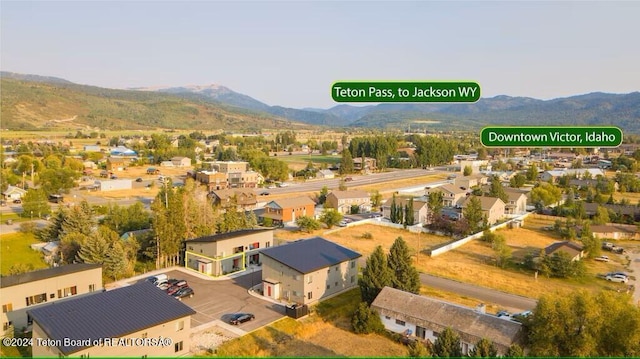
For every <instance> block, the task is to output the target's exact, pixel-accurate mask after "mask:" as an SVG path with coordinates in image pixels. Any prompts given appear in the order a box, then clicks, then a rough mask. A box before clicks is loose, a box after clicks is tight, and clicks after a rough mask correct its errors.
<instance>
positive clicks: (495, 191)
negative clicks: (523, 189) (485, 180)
mask: <svg viewBox="0 0 640 359" xmlns="http://www.w3.org/2000/svg"><path fill="white" fill-rule="evenodd" d="M489 197H496V198H500V199H501V200H502V202H504V203H509V196H508V195H507V192H505V190H504V187H502V184H501V183H500V179H499V178H498V176H493V177H492V178H491V189H490V190H489Z"/></svg>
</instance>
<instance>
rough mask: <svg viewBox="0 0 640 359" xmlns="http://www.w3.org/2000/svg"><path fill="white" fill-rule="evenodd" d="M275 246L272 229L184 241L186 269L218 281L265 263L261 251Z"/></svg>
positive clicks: (250, 230) (248, 230) (215, 235)
mask: <svg viewBox="0 0 640 359" xmlns="http://www.w3.org/2000/svg"><path fill="white" fill-rule="evenodd" d="M272 243H273V229H268V228H256V229H243V230H240V231H235V232H228V233H220V234H214V235H210V236H204V237H199V238H193V239H188V240H186V241H185V247H186V250H185V260H184V263H185V268H187V269H191V270H194V271H197V272H199V273H202V274H206V275H209V276H212V277H218V276H222V275H226V274H229V273H233V272H237V271H242V270H245V269H246V268H247V267H248V266H249V265H254V264H255V265H258V264H260V263H261V261H262V256H261V255H260V251H259V250H260V249H262V248H269V247H271V245H272Z"/></svg>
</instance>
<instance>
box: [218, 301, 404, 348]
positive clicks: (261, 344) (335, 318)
mask: <svg viewBox="0 0 640 359" xmlns="http://www.w3.org/2000/svg"><path fill="white" fill-rule="evenodd" d="M359 301H360V293H359V291H358V289H355V290H351V291H349V292H347V293H344V294H342V295H339V296H337V297H334V298H331V299H328V300H326V301H324V302H322V303H320V304H319V305H318V306H316V307H314V308H313V312H312V313H311V315H310V316H309V317H306V318H302V319H300V320H297V321H296V320H294V319H291V318H283V319H281V320H279V321H277V322H275V323H273V324H272V325H269V326H267V327H264V328H261V329H258V330H256V331H254V332H252V333H250V334H248V335H245V336H243V337H240V338H238V339H234V340H231V341H228V342H226V343H224V344H222V345H221V346H220V347H219V348H218V350H217V353H216V354H217V355H218V356H221V357H231V356H234V357H235V356H243V357H246V356H262V357H264V356H267V357H271V356H278V357H285V356H286V357H313V356H346V357H352V356H359V357H379V356H392V357H398V356H406V354H407V347H405V346H404V345H402V344H399V343H396V342H394V341H392V340H391V339H389V338H387V337H385V336H383V335H378V334H368V335H357V334H354V333H353V332H352V331H351V330H350V329H348V328H345V323H350V320H351V315H352V313H353V310H354V309H355V307H356V305H357V304H358V302H359Z"/></svg>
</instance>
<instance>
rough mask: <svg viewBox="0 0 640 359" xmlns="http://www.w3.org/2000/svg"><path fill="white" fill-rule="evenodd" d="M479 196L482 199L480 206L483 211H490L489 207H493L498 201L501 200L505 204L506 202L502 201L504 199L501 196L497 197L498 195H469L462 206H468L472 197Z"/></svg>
mask: <svg viewBox="0 0 640 359" xmlns="http://www.w3.org/2000/svg"><path fill="white" fill-rule="evenodd" d="M474 197H475V198H478V199H480V206H481V207H482V210H483V211H488V210H489V209H491V208H492V207H493V206H494V205H495V204H496V203H498V201H500V202H501V203H502V204H503V205H504V202H502V200H501V199H500V198H496V197H484V196H482V197H478V196H469V197H467V198H466V199H465V200H464V202H462V207H463V208H464V207H466V206H467V204H468V203H469V201H470V200H471V198H474Z"/></svg>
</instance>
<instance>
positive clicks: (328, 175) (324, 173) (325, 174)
mask: <svg viewBox="0 0 640 359" xmlns="http://www.w3.org/2000/svg"><path fill="white" fill-rule="evenodd" d="M335 177H336V175H335V174H334V173H333V172H332V171H331V170H320V171H318V172H316V178H318V179H332V178H335Z"/></svg>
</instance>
